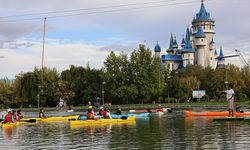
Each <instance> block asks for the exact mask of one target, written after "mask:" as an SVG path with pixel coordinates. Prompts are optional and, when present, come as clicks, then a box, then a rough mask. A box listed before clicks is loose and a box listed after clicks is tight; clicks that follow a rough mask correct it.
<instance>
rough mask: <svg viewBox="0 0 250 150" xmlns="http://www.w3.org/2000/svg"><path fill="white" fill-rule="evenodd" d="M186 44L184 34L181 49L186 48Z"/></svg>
mask: <svg viewBox="0 0 250 150" xmlns="http://www.w3.org/2000/svg"><path fill="white" fill-rule="evenodd" d="M185 45H186V43H185V39H184V34H183V36H182V42H181V49H184V46H185Z"/></svg>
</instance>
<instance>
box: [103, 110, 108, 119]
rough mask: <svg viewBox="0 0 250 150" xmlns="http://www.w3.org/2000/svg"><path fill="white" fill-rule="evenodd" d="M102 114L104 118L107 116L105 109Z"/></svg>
mask: <svg viewBox="0 0 250 150" xmlns="http://www.w3.org/2000/svg"><path fill="white" fill-rule="evenodd" d="M102 116H103V117H104V118H107V111H106V110H105V111H104V112H103V114H102Z"/></svg>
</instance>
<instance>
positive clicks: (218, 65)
mask: <svg viewBox="0 0 250 150" xmlns="http://www.w3.org/2000/svg"><path fill="white" fill-rule="evenodd" d="M219 57H221V58H220V59H219V60H218V62H217V67H216V69H218V68H219V67H224V66H225V65H226V62H225V58H223V57H224V55H223V52H222V47H220V56H219Z"/></svg>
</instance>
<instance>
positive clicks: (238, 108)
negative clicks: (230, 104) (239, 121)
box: [235, 104, 244, 113]
mask: <svg viewBox="0 0 250 150" xmlns="http://www.w3.org/2000/svg"><path fill="white" fill-rule="evenodd" d="M235 111H236V112H238V113H244V111H243V110H241V108H240V105H239V104H236V107H235Z"/></svg>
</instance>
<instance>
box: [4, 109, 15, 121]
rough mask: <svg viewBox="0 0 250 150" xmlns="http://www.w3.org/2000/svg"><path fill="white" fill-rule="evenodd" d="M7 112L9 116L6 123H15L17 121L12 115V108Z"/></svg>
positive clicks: (5, 118) (5, 119)
mask: <svg viewBox="0 0 250 150" xmlns="http://www.w3.org/2000/svg"><path fill="white" fill-rule="evenodd" d="M7 112H8V114H7V115H6V116H5V117H4V122H5V123H13V122H15V119H14V117H13V115H12V109H11V108H9V109H7Z"/></svg>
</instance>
